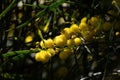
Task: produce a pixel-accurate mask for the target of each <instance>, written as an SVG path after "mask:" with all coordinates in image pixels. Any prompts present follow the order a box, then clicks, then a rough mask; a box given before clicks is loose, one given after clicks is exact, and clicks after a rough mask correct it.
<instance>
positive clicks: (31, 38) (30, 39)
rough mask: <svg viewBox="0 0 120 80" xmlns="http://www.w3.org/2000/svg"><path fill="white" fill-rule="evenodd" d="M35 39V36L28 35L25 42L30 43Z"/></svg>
mask: <svg viewBox="0 0 120 80" xmlns="http://www.w3.org/2000/svg"><path fill="white" fill-rule="evenodd" d="M32 41H33V36H31V35H28V36H27V37H26V38H25V43H29V42H32Z"/></svg>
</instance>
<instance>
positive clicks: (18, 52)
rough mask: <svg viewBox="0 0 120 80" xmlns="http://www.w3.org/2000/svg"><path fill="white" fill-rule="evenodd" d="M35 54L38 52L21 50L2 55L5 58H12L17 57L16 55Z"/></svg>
mask: <svg viewBox="0 0 120 80" xmlns="http://www.w3.org/2000/svg"><path fill="white" fill-rule="evenodd" d="M33 52H38V50H20V51H11V52H7V53H4V54H2V56H3V58H8V57H12V56H16V55H21V54H23V55H30V54H31V53H33Z"/></svg>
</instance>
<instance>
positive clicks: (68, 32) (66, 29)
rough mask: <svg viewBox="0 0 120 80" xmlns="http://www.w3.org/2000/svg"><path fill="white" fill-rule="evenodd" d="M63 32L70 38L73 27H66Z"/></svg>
mask: <svg viewBox="0 0 120 80" xmlns="http://www.w3.org/2000/svg"><path fill="white" fill-rule="evenodd" d="M61 34H64V35H65V36H66V38H67V39H69V38H70V36H71V29H70V28H64V29H63V31H62V32H61Z"/></svg>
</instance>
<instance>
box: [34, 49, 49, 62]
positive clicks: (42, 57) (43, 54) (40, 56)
mask: <svg viewBox="0 0 120 80" xmlns="http://www.w3.org/2000/svg"><path fill="white" fill-rule="evenodd" d="M50 58H51V54H50V52H49V51H46V50H41V51H40V52H38V53H36V55H35V60H36V61H40V62H42V63H46V62H48V61H49V59H50Z"/></svg>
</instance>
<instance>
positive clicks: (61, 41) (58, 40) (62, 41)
mask: <svg viewBox="0 0 120 80" xmlns="http://www.w3.org/2000/svg"><path fill="white" fill-rule="evenodd" d="M66 41H67V39H66V37H65V35H63V34H62V35H59V36H56V37H55V38H54V43H55V44H56V46H58V47H64V46H65V44H66Z"/></svg>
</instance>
